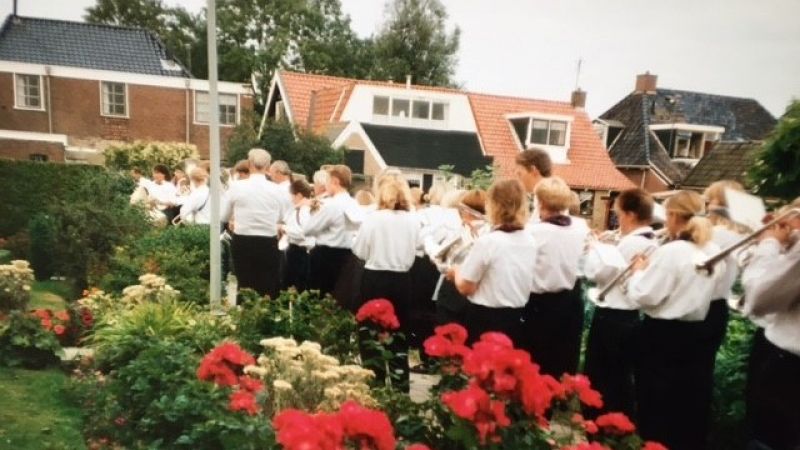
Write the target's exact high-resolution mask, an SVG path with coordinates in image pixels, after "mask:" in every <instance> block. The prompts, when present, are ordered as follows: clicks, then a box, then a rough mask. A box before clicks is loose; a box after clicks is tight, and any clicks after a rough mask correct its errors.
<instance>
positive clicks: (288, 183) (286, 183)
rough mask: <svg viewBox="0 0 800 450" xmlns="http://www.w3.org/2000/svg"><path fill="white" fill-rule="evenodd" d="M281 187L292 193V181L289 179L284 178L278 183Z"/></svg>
mask: <svg viewBox="0 0 800 450" xmlns="http://www.w3.org/2000/svg"><path fill="white" fill-rule="evenodd" d="M276 184H277V185H278V187H279V188H281V189H283V190H285V191H286V193H287V194H289V193H291V187H292V182H291V181H289V180H283V181H281V182H280V183H276Z"/></svg>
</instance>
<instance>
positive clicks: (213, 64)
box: [206, 0, 222, 312]
mask: <svg viewBox="0 0 800 450" xmlns="http://www.w3.org/2000/svg"><path fill="white" fill-rule="evenodd" d="M206 24H207V25H206V27H207V30H206V32H207V37H208V103H209V104H208V119H209V120H208V137H209V145H208V148H209V159H210V160H211V174H210V177H211V186H210V189H211V191H210V192H211V194H210V195H211V227H210V228H211V230H210V232H209V241H210V252H211V277H210V282H209V284H210V286H209V303H210V305H211V311H212V312H221V310H222V308H221V302H220V297H221V295H222V254H221V246H220V240H219V238H220V233H221V231H222V230H221V226H220V191H221V189H222V183H221V180H220V144H219V95H218V92H217V9H216V1H215V0H208V5H207V11H206Z"/></svg>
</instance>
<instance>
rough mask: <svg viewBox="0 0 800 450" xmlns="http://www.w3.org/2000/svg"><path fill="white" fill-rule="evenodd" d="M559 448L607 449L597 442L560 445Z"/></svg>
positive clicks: (581, 449)
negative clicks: (567, 445)
mask: <svg viewBox="0 0 800 450" xmlns="http://www.w3.org/2000/svg"><path fill="white" fill-rule="evenodd" d="M561 450H609V449H608V447H606V446H605V445H603V444H601V443H599V442H583V443H580V444H578V445H571V446H569V447H561Z"/></svg>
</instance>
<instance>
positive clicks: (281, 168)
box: [269, 159, 292, 176]
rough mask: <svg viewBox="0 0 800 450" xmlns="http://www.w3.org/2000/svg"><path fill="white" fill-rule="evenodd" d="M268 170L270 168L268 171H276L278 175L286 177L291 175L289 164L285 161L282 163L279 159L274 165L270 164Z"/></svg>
mask: <svg viewBox="0 0 800 450" xmlns="http://www.w3.org/2000/svg"><path fill="white" fill-rule="evenodd" d="M269 168H270V170H274V171H276V172H278V173H280V174H283V175H287V176H288V175H291V174H292V171H291V170H290V169H289V164H288V163H287V162H286V161H283V160H280V159H278V160H276V161H275V162H274V163H272V165H271V166H269Z"/></svg>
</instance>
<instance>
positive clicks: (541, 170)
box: [514, 148, 569, 222]
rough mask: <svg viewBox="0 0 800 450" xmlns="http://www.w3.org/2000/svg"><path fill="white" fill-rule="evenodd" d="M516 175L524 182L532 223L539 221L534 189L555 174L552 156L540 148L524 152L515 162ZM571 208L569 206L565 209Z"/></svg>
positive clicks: (518, 155)
mask: <svg viewBox="0 0 800 450" xmlns="http://www.w3.org/2000/svg"><path fill="white" fill-rule="evenodd" d="M514 162H515V165H514V174H515V175H516V177H517V179H518V180H519V181H520V182H522V185H523V186H524V187H525V192H527V200H528V211H529V212H530V213H531V215H530V219H531V221H532V222H538V221H539V210H538V203H537V200H536V196H535V193H534V189H536V185H537V184H538V183H539V181H541V180H543V179H545V178H548V177H550V176H551V175H552V174H553V162H552V160H551V159H550V155H549V154H548V153H547V152H546V151H544V150H542V149H539V148H532V149H528V150H523V151H522V152H520V153H518V154H517V157H516V159H515V160H514ZM568 208H569V204H568V205H567V207H566V208H565V209H568Z"/></svg>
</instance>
